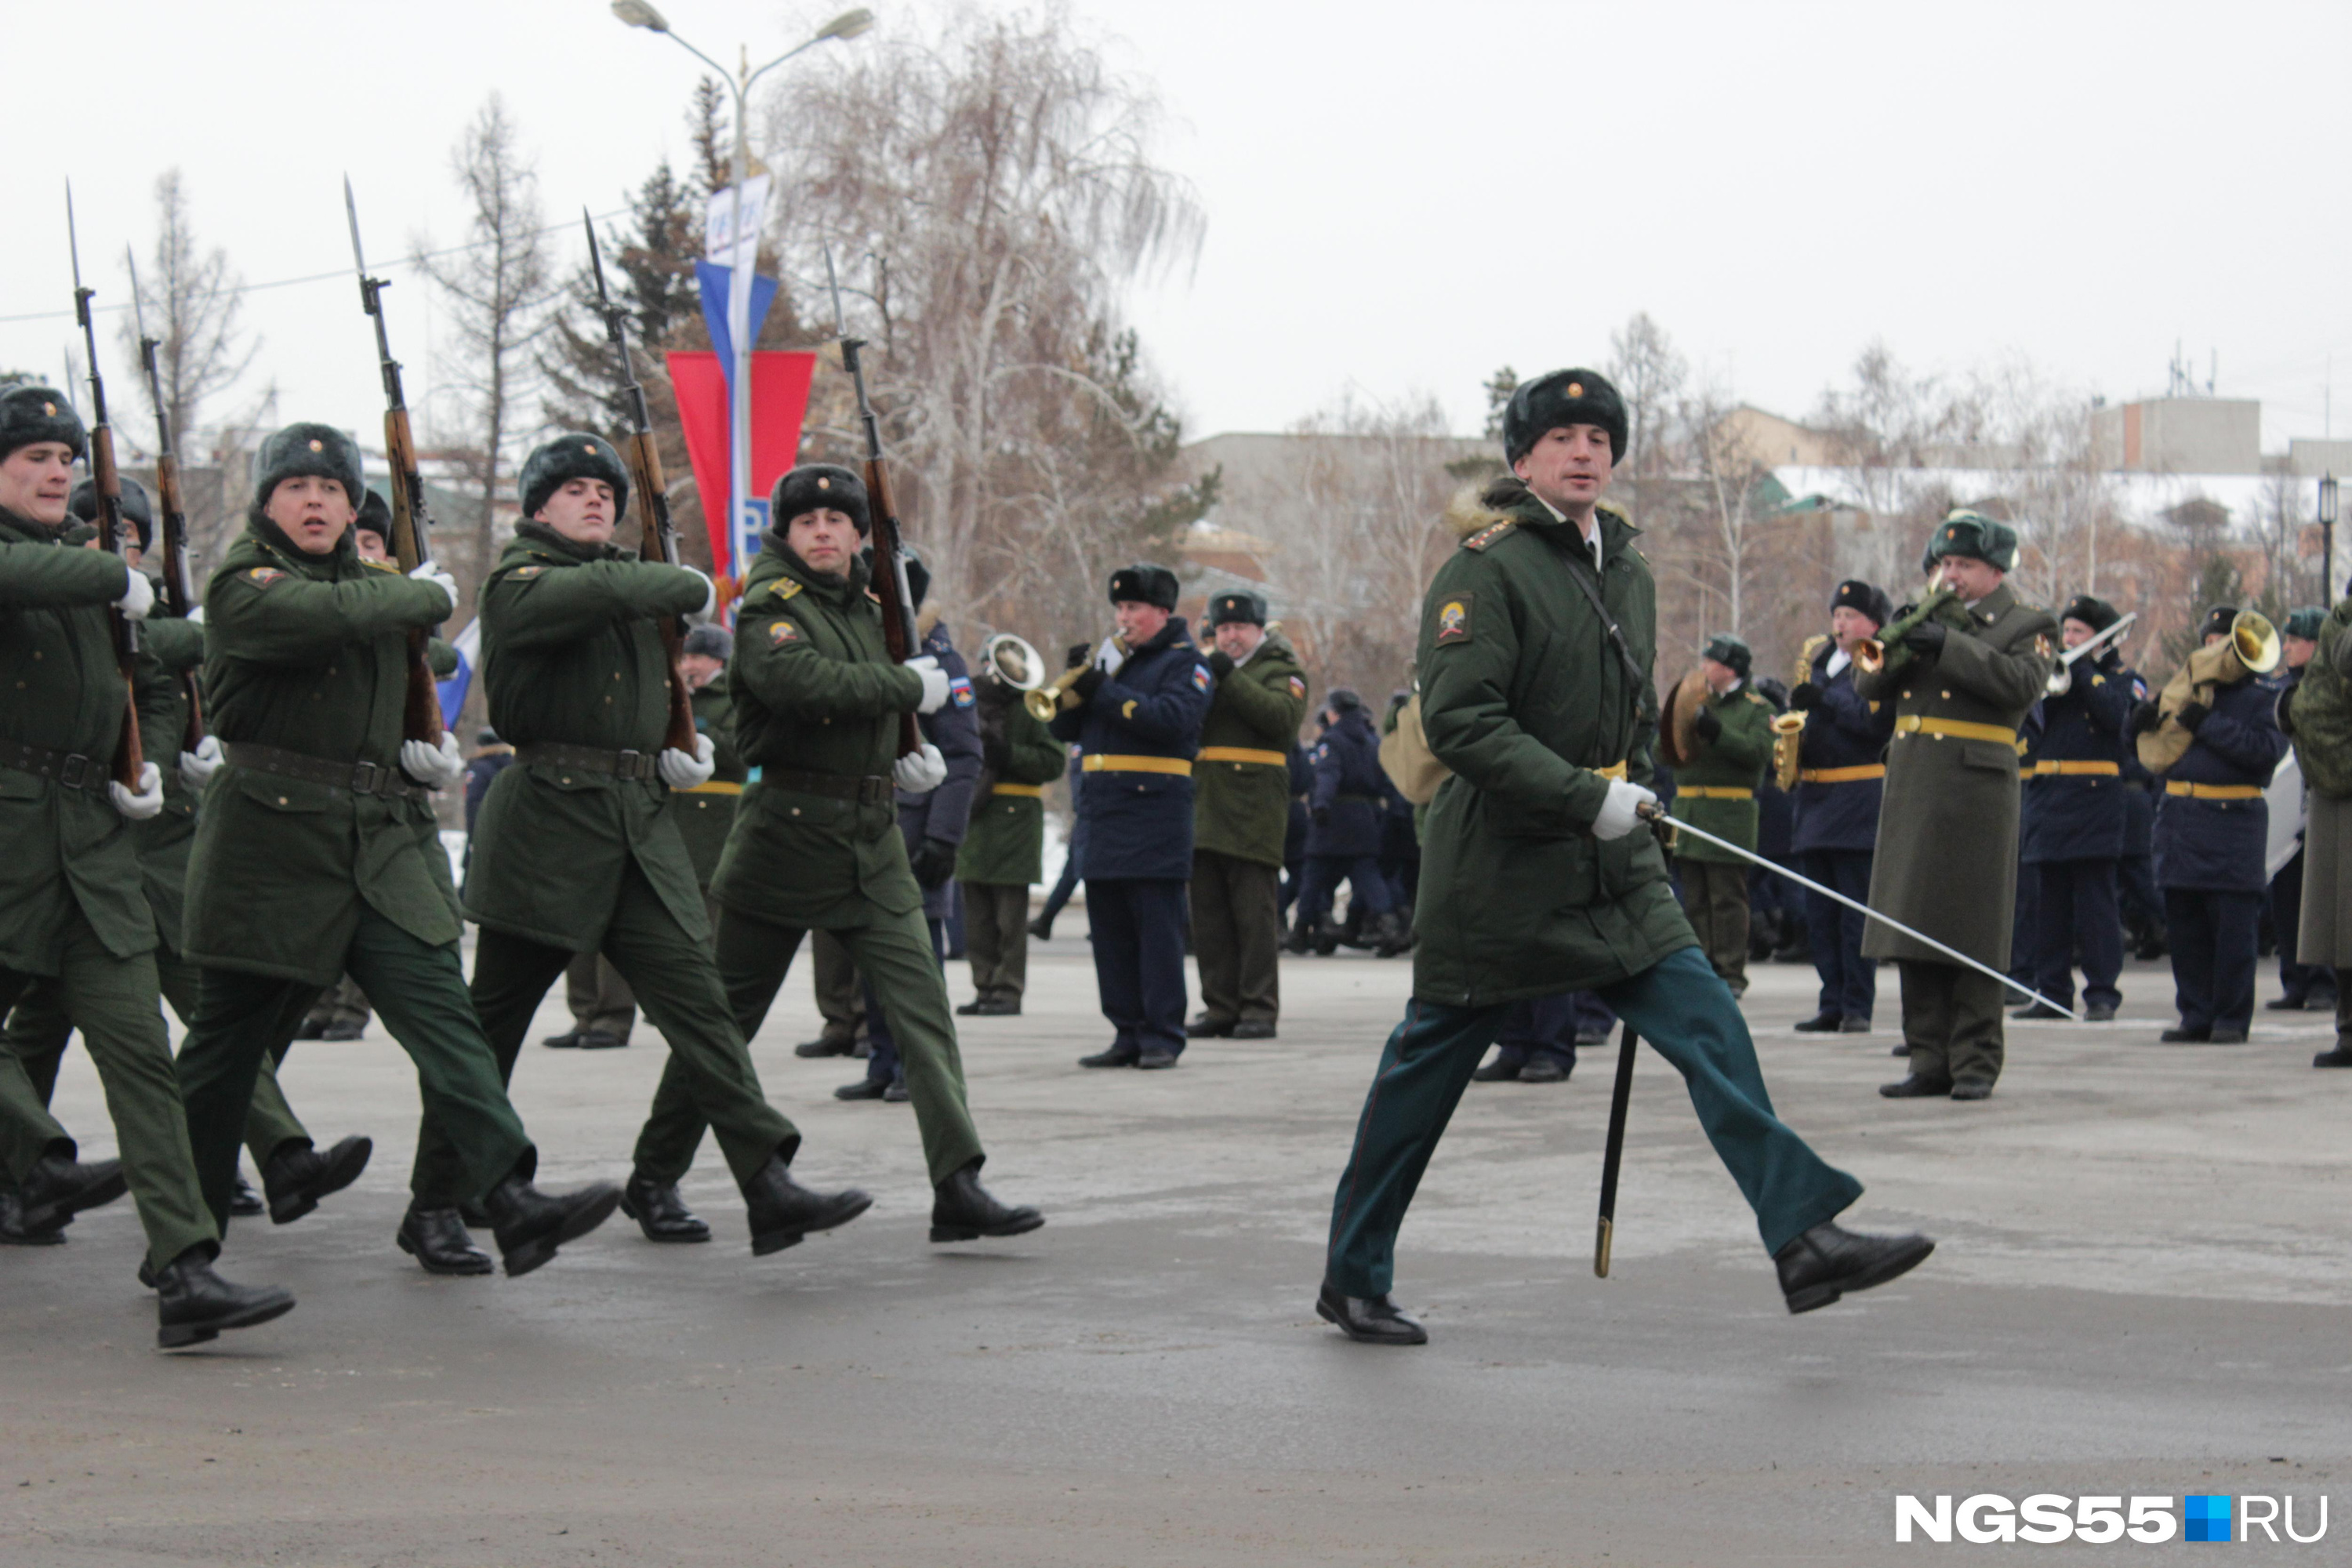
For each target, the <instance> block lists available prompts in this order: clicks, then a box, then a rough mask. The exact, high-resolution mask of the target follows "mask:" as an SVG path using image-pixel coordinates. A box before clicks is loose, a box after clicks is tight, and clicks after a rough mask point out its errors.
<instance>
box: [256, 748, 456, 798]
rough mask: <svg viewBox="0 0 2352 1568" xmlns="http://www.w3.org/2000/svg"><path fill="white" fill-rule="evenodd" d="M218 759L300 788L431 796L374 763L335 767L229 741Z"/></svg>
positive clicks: (327, 762) (319, 759)
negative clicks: (310, 786) (326, 786)
mask: <svg viewBox="0 0 2352 1568" xmlns="http://www.w3.org/2000/svg"><path fill="white" fill-rule="evenodd" d="M221 755H222V756H223V757H225V758H226V759H227V761H228V763H229V765H230V766H232V767H239V768H251V769H252V770H253V771H254V772H256V773H276V774H277V775H278V777H280V778H289V779H300V780H301V781H302V782H303V783H304V784H329V785H331V786H333V787H334V788H336V789H347V790H349V791H351V792H352V794H353V795H383V796H385V797H387V798H389V799H392V800H423V799H425V798H426V796H428V795H431V794H432V792H431V791H430V790H427V789H426V788H425V787H424V786H423V785H422V784H411V783H409V782H408V779H407V777H406V776H405V775H404V774H403V773H401V771H400V770H399V769H398V768H387V767H385V766H383V764H381V763H339V762H336V761H334V760H332V759H331V758H328V757H312V756H306V755H304V754H303V753H302V752H289V751H286V750H284V749H283V748H282V747H278V746H257V745H255V744H253V743H252V742H249V741H231V742H228V743H227V744H226V745H224V746H222V747H221Z"/></svg>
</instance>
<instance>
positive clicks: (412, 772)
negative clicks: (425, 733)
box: [400, 730, 466, 789]
mask: <svg viewBox="0 0 2352 1568" xmlns="http://www.w3.org/2000/svg"><path fill="white" fill-rule="evenodd" d="M400 771H401V772H402V773H406V774H407V775H408V776H409V777H410V778H412V779H415V781H416V782H417V783H418V784H423V785H424V786H425V788H426V789H447V788H448V787H449V786H450V785H451V784H456V783H457V781H458V780H459V779H461V778H464V777H465V776H466V758H465V754H464V753H463V752H459V751H458V750H457V736H455V735H452V734H451V733H449V731H446V730H444V731H441V744H440V745H439V746H438V747H437V748H436V747H433V746H428V745H426V744H425V742H422V741H403V742H401V743H400Z"/></svg>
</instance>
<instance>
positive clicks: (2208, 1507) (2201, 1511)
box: [2180, 1495, 2230, 1541]
mask: <svg viewBox="0 0 2352 1568" xmlns="http://www.w3.org/2000/svg"><path fill="white" fill-rule="evenodd" d="M2180 1501H2181V1510H2180V1539H2181V1540H2183V1541H2227V1540H2229V1539H2230V1499H2229V1498H2228V1497H2226V1496H2223V1497H2211V1496H2196V1495H2192V1496H2189V1497H2185V1498H2183V1499H2181V1500H2180Z"/></svg>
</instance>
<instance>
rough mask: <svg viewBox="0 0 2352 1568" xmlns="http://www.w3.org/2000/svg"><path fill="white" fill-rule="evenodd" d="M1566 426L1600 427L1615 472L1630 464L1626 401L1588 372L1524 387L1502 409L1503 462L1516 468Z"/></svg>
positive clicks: (1559, 373)
mask: <svg viewBox="0 0 2352 1568" xmlns="http://www.w3.org/2000/svg"><path fill="white" fill-rule="evenodd" d="M1563 425H1598V426H1601V428H1602V429H1603V430H1606V431H1608V432H1609V461H1610V464H1611V466H1612V467H1614V466H1616V465H1617V464H1620V463H1622V462H1623V461H1624V460H1625V443H1626V434H1625V430H1626V425H1625V400H1624V399H1623V398H1622V397H1620V396H1618V395H1617V389H1616V388H1615V387H1613V386H1612V385H1610V384H1609V382H1608V378H1607V377H1605V376H1602V375H1601V374H1599V373H1597V372H1594V371H1589V370H1556V371H1553V372H1552V373H1551V374H1549V375H1539V376H1538V377H1536V379H1535V380H1533V381H1530V382H1524V383H1522V384H1520V386H1519V389H1518V390H1517V392H1514V393H1512V394H1511V401H1510V402H1509V403H1508V404H1507V405H1505V407H1504V409H1503V461H1504V462H1506V463H1508V464H1510V465H1512V466H1514V467H1516V466H1517V463H1518V460H1519V459H1520V458H1524V457H1526V456H1527V455H1528V452H1529V451H1530V450H1531V449H1532V448H1533V447H1534V446H1535V444H1536V443H1537V442H1538V441H1540V440H1542V439H1543V437H1544V433H1545V432H1546V431H1549V430H1557V429H1559V427H1560V426H1563Z"/></svg>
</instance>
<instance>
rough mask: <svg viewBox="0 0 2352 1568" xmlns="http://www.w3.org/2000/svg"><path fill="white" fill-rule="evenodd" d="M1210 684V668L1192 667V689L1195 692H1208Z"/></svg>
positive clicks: (1203, 665) (1204, 666)
mask: <svg viewBox="0 0 2352 1568" xmlns="http://www.w3.org/2000/svg"><path fill="white" fill-rule="evenodd" d="M1210 684H1211V682H1210V679H1209V667H1208V666H1207V665H1205V664H1196V665H1194V666H1193V667H1192V689H1193V690H1195V691H1206V690H1207V689H1209V687H1210Z"/></svg>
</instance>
